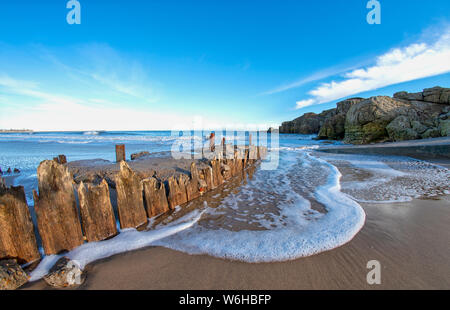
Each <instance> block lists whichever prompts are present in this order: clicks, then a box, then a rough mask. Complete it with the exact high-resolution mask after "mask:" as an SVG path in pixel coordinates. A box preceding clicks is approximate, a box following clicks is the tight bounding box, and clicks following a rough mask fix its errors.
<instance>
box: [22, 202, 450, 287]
mask: <svg viewBox="0 0 450 310" xmlns="http://www.w3.org/2000/svg"><path fill="white" fill-rule="evenodd" d="M449 205H450V197H448V196H446V197H442V198H441V200H415V201H413V202H410V203H398V204H364V205H363V207H364V210H365V212H366V214H367V219H366V224H365V226H364V228H363V229H362V230H361V232H360V233H359V234H358V235H357V236H356V237H355V238H354V239H353V240H352V241H351V242H349V243H348V244H346V245H344V246H342V247H340V248H337V249H334V250H332V251H328V252H324V253H321V254H318V255H315V256H311V257H307V258H302V259H298V260H295V261H288V262H280V263H262V264H248V263H243V262H236V261H228V260H223V259H217V258H214V257H210V256H206V255H188V254H184V253H181V252H177V251H173V250H169V249H165V248H162V247H150V248H146V249H142V250H138V251H134V252H129V253H124V254H120V255H116V256H114V257H110V258H108V259H104V260H102V261H98V262H95V263H93V264H91V265H89V266H88V267H87V270H86V271H87V279H86V282H85V283H84V284H83V285H82V286H81V287H80V289H108V290H109V289H136V290H146V289H151V290H153V289H170V290H172V289H182V290H197V289H200V290H207V289H219V290H222V289H258V290H265V289H273V290H278V289H283V290H296V289H344V290H347V289H447V288H448V287H449V285H450V260H449V259H448V257H449V255H450V248H449V247H448V244H449V240H450V233H449V232H448V225H449V224H450V208H449ZM373 259H375V260H378V261H380V263H381V266H382V275H381V277H382V284H381V285H372V286H371V285H368V284H367V282H366V274H367V272H368V270H367V269H366V264H367V262H368V261H370V260H373ZM24 288H25V289H49V287H48V286H47V285H46V284H45V282H44V281H39V282H36V283H31V284H28V285H26V286H25V287H24Z"/></svg>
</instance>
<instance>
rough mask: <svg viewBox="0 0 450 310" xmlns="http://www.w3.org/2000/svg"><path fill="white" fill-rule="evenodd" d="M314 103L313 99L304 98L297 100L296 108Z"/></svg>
mask: <svg viewBox="0 0 450 310" xmlns="http://www.w3.org/2000/svg"><path fill="white" fill-rule="evenodd" d="M314 103H315V100H314V99H306V100H301V101H297V106H296V109H301V108H305V107H308V106H310V105H312V104H314Z"/></svg>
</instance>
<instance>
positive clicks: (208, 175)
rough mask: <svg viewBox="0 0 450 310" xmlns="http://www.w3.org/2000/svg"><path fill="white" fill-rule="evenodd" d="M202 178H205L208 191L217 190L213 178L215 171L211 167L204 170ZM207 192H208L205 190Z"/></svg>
mask: <svg viewBox="0 0 450 310" xmlns="http://www.w3.org/2000/svg"><path fill="white" fill-rule="evenodd" d="M202 176H203V180H204V181H205V183H206V189H207V190H208V191H210V190H212V189H214V188H215V186H214V180H213V179H214V178H213V170H212V168H211V167H209V166H208V167H206V168H204V169H203V170H202ZM204 191H206V190H204Z"/></svg>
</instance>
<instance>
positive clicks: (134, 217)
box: [115, 161, 147, 229]
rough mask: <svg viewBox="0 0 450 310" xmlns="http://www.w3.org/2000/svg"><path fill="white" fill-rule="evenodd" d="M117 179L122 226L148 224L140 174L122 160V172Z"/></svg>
mask: <svg viewBox="0 0 450 310" xmlns="http://www.w3.org/2000/svg"><path fill="white" fill-rule="evenodd" d="M115 180H116V191H117V210H118V213H119V221H120V228H122V229H125V228H138V227H141V226H143V225H145V224H147V213H146V211H145V207H144V198H143V195H142V191H143V189H142V182H141V179H140V178H139V176H137V175H136V173H134V171H133V170H131V168H130V167H129V166H128V164H127V163H126V162H125V161H121V162H120V172H119V173H118V174H117V175H116V177H115Z"/></svg>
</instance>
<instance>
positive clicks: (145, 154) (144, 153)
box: [131, 152, 150, 160]
mask: <svg viewBox="0 0 450 310" xmlns="http://www.w3.org/2000/svg"><path fill="white" fill-rule="evenodd" d="M149 155H150V153H149V152H139V153H133V154H131V160H136V159H139V158H142V157H147V156H149Z"/></svg>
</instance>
